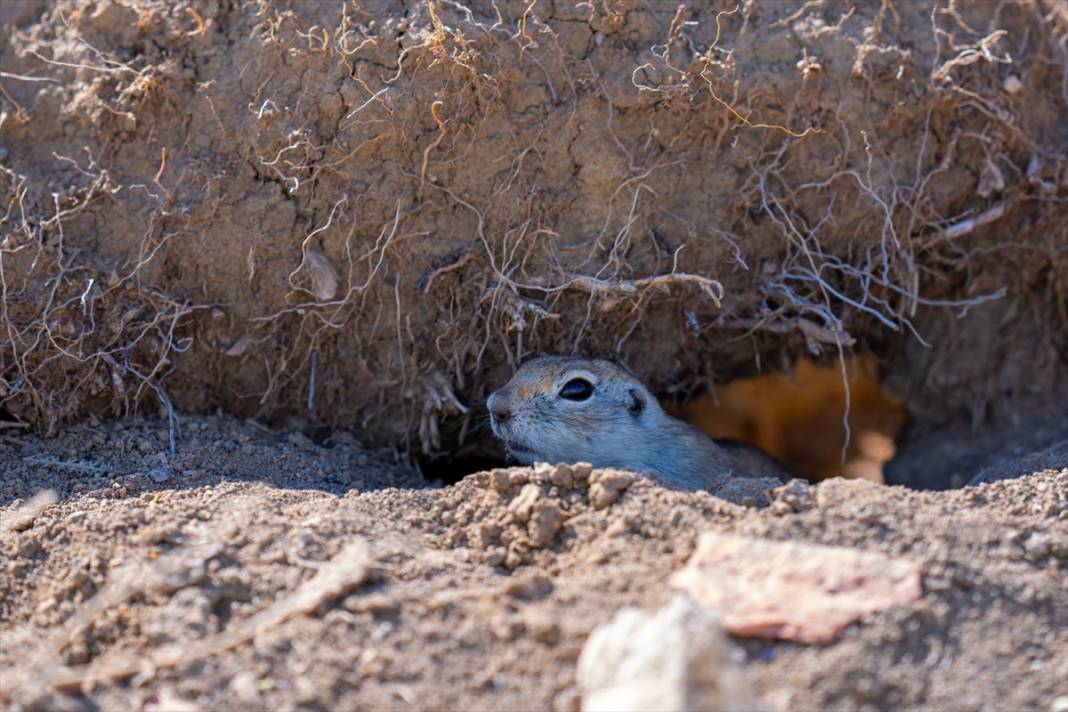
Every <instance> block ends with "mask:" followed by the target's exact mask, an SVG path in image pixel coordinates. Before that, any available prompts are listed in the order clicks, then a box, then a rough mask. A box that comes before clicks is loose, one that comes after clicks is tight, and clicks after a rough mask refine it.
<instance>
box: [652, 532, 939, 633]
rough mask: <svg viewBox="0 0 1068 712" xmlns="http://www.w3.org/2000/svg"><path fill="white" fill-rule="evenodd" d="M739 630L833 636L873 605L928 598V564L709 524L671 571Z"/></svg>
mask: <svg viewBox="0 0 1068 712" xmlns="http://www.w3.org/2000/svg"><path fill="white" fill-rule="evenodd" d="M671 582H672V585H674V586H676V587H677V588H680V589H682V590H683V591H685V592H687V593H689V594H690V595H691V596H693V597H694V598H695V599H696V600H698V601H700V602H701V603H703V604H705V605H706V606H708V607H709V609H710V610H712V611H713V612H714V613H716V614H718V615H719V616H721V617H722V620H723V623H724V625H725V626H726V628H727V630H728V631H729V632H730V633H731V634H732V635H740V636H753V637H758V638H779V639H782V640H793V641H797V642H800V643H827V642H830V641H832V640H834V638H835V637H836V636H837V635H838V633H839V632H840V631H841V630H842V629H843V628H845V627H846V626H847V625H849V624H850V623H853V622H854V621H856V620H857V619H859V618H860V617H861V616H862V615H864V614H866V613H871V612H875V611H881V610H885V609H887V608H891V607H893V606H902V605H906V604H909V603H912V602H913V601H916V600H918V599H919V598H920V596H921V594H922V589H921V587H920V567H919V566H918V565H917V564H915V563H913V562H911V561H908V560H905V559H894V558H891V557H888V556H884V555H883V554H877V553H872V552H867V551H861V550H857V549H849V548H845V547H837V546H821V545H817V544H806V543H802V542H793V541H786V542H782V541H769V540H766V539H754V538H750V537H742V536H731V535H725V534H717V533H714V532H706V533H704V534H702V535H701V538H700V539H699V540H698V543H697V550H696V551H695V552H694V554H693V556H692V557H691V558H690V561H689V563H687V565H686V568H684V569H683V570H682V571H679V572H677V573H676V574H675V575H674V576H673V577H672V579H671Z"/></svg>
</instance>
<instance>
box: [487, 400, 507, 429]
mask: <svg viewBox="0 0 1068 712" xmlns="http://www.w3.org/2000/svg"><path fill="white" fill-rule="evenodd" d="M486 405H487V406H489V412H490V415H492V416H493V419H494V420H496V421H497V422H498V423H506V422H508V420H510V419H511V417H512V409H511V408H510V407H509V404H508V402H507V400H506V399H504V398H502V397H501V396H500V395H498V394H496V393H494V394H493V395H492V396H490V399H489V403H487V404H486Z"/></svg>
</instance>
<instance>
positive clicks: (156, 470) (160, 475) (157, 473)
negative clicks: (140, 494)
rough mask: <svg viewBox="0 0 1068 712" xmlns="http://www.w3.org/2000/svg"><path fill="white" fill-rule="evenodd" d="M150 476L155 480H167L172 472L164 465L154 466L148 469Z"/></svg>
mask: <svg viewBox="0 0 1068 712" xmlns="http://www.w3.org/2000/svg"><path fill="white" fill-rule="evenodd" d="M148 476H149V477H150V478H152V481H153V482H166V481H167V480H169V479H170V478H171V473H170V472H168V471H167V470H165V469H163V468H162V467H153V468H152V469H151V470H149V471H148Z"/></svg>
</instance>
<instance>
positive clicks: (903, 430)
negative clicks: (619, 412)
mask: <svg viewBox="0 0 1068 712" xmlns="http://www.w3.org/2000/svg"><path fill="white" fill-rule="evenodd" d="M661 402H662V405H663V406H664V408H665V409H666V410H667V411H668V412H670V413H672V414H673V415H675V416H676V417H678V418H681V419H682V420H685V421H686V422H688V423H690V424H692V425H694V426H695V427H697V428H699V429H700V430H701V431H703V432H704V433H706V434H707V435H708V436H709V437H711V438H713V439H715V440H735V441H742V442H746V443H749V444H752V445H755V446H756V447H759V448H760V449H761V450H763V451H764V452H766V453H767V454H769V455H771V456H772V457H773V458H775V459H776V460H777V461H778V462H779V463H780V464H781V465H782V466H783V467H785V468H786V469H787V470H788V471H790V472H792V473H794V474H795V475H796V476H798V477H802V478H804V479H807V480H808V481H810V482H820V481H822V480H825V479H829V478H832V477H843V478H848V479H864V480H868V481H871V482H877V483H881V484H890V485H905V486H909V487H911V488H914V489H931V490H945V489H951V488H956V487H963V486H965V485H967V484H969V483H972V482H975V483H978V482H981V481H989V480H992V479H1001V478H1004V477H1006V476H1015V475H1022V474H1026V473H1028V472H1032V471H1036V470H1038V469H1043V468H1047V467H1058V466H1065V465H1068V424H1065V422H1064V421H1063V419H1062V418H1060V417H1058V415H1057V413H1054V412H1050V411H1048V410H1034V411H1027V412H1023V411H1021V412H1019V413H1017V414H1016V417H1015V418H1014V419H1012V421H1010V422H1000V423H997V424H987V425H986V426H983V427H975V426H974V425H973V424H970V423H966V422H955V423H954V422H951V423H949V424H947V425H946V426H943V427H941V428H936V429H933V430H932V429H931V428H918V427H915V425H916V424H915V423H910V421H909V417H908V414H907V409H906V404H905V402H904V399H903V398H902V397H901V396H900V395H898V394H897V393H895V392H894V390H893V389H892V388H891V387H889V386H888V385H887V384H886V383H884V382H883V381H882V380H881V379H880V376H879V369H878V364H877V361H876V359H875V358H874V357H872V356H870V355H857V356H853V357H846V358H845V359H838V360H835V361H833V362H831V363H829V364H818V363H816V362H814V361H812V360H810V359H808V358H802V359H800V360H798V361H797V362H796V363H795V364H794V365H793V367H792V368H791V369H790V370H789V371H779V372H774V373H768V374H763V375H757V376H753V377H747V378H739V379H735V380H733V381H730V382H728V383H726V384H724V385H722V386H720V387H717V388H715V389H714V390H710V389H706V390H703V391H701V392H698V393H696V394H693V395H690V396H689V397H685V398H675V397H671V396H667V397H664V398H662V399H661ZM484 420H485V415H484V413H482V414H478V415H475V416H473V419H472V421H470V422H474V423H475V425H473V426H472V425H470V422H469V424H468V427H467V428H466V429H465V430H464V432H463V433H462V434H461V435H460V436H459V441H460V442H459V444H458V446H457V447H456V449H455V450H454V451H453V452H452V453H451V454H449V455H445V456H439V457H436V458H426V457H424V458H422V459H418V460H417V466H418V467H419V469H420V471H421V472H422V473H423V475H424V476H425V477H426V478H428V479H429V480H431V481H438V482H442V483H444V484H452V483H455V482H457V481H459V480H460V479H462V478H463V477H464V476H466V475H468V474H471V473H473V472H478V471H480V470H485V469H488V468H492V467H500V466H505V465H507V464H509V463H508V461H507V459H506V456H505V454H504V453H503V451H502V450H501V448H500V447H499V446H498V445H497V444H496V443H495V442H494V440H493V437H492V435H491V434H490V433H489V432H488V428H486V427H483V425H482V421H484Z"/></svg>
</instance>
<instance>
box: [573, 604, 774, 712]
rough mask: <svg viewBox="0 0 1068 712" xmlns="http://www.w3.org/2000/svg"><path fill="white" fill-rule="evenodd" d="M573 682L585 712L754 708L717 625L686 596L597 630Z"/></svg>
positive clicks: (629, 612) (620, 616)
mask: <svg viewBox="0 0 1068 712" xmlns="http://www.w3.org/2000/svg"><path fill="white" fill-rule="evenodd" d="M576 677H577V680H578V684H579V689H580V690H581V692H582V709H583V710H586V711H587V712H595V711H599V710H605V711H608V710H612V711H613V712H631V711H633V712H638V711H641V712H646V711H652V710H728V711H729V710H745V711H746V712H748V711H750V710H754V709H760V707H759V706H758V704H757V701H756V699H755V698H754V696H753V695H752V694H751V693H750V691H749V689H748V685H747V684H746V682H745V680H744V678H743V677H742V673H741V671H739V670H738V669H737V668H736V667H735V665H734V664H733V663H732V662H731V644H730V642H729V641H728V640H727V638H726V636H725V635H724V634H723V630H722V628H721V627H720V625H719V623H718V622H717V621H716V619H715V617H714V616H713V615H712V614H711V613H710V612H709V611H708V610H707V609H706V608H705V607H703V606H702V605H700V604H699V603H696V602H695V601H693V600H692V599H691V598H689V597H688V596H684V595H679V596H676V597H675V598H674V599H673V600H672V601H671V602H670V603H669V604H668V605H667V606H665V607H664V608H662V609H660V610H659V611H656V612H654V613H648V612H645V611H642V610H639V609H636V608H625V609H623V610H622V611H620V612H619V613H617V614H616V616H615V618H613V619H612V620H611V621H610V622H608V623H605V624H602V625H600V626H598V627H597V628H596V629H595V630H594V631H593V633H591V634H590V637H589V639H588V640H587V641H586V645H585V646H584V647H583V649H582V654H581V655H580V656H579V660H578V671H577V675H576Z"/></svg>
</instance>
